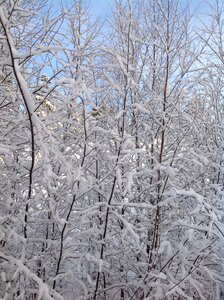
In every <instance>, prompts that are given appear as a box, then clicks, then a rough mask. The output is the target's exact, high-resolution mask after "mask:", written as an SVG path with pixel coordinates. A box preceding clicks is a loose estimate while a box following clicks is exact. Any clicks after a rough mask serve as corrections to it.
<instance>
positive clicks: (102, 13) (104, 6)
mask: <svg viewBox="0 0 224 300" xmlns="http://www.w3.org/2000/svg"><path fill="white" fill-rule="evenodd" d="M84 1H85V0H84ZM139 1H141V0H139ZM60 2H62V3H68V4H72V2H73V1H72V0H53V3H54V4H55V7H56V5H57V4H59V3H60ZM86 2H90V3H91V11H92V15H93V16H94V17H102V18H104V17H106V16H108V15H109V14H110V13H111V7H112V6H113V0H92V1H91V0H90V1H89V0H87V1H86ZM179 2H180V3H182V4H183V5H186V4H187V3H189V2H190V7H191V8H192V9H195V8H197V9H198V10H199V11H200V12H204V11H208V5H207V4H205V1H203V0H179ZM207 3H209V4H213V3H215V0H207Z"/></svg>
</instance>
